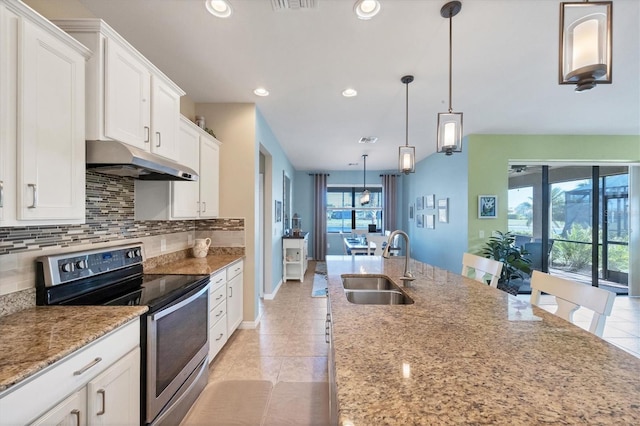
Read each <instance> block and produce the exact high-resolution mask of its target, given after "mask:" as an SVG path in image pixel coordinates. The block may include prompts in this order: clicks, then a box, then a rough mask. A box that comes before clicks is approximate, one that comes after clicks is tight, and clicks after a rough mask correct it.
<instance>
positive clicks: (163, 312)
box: [151, 283, 209, 321]
mask: <svg viewBox="0 0 640 426" xmlns="http://www.w3.org/2000/svg"><path fill="white" fill-rule="evenodd" d="M208 291H209V283H207V285H205V286H204V287H203V288H202V289H201V290H199V291H198V292H197V293H195V294H193V295H192V296H190V297H189V298H188V299H184V300H183V301H181V302H180V303H176V304H175V305H171V306H169V307H167V308H164V309H162V310H161V311H159V312H157V313H155V314H153V315H151V321H156V320H159V319H160V318H162V317H165V316H167V315H169V314H170V313H172V312H175V311H177V310H178V309H180V308H182V307H183V306H186V305H188V304H189V303H191V302H193V301H194V300H196V299H197V298H198V297H200V296H202V295H203V294H204V293H206V292H208Z"/></svg>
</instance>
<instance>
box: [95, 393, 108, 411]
mask: <svg viewBox="0 0 640 426" xmlns="http://www.w3.org/2000/svg"><path fill="white" fill-rule="evenodd" d="M105 393H106V392H105V391H104V389H99V390H98V394H99V395H100V396H102V410H100V411H98V412H97V413H96V416H101V415H103V414H104V413H105V412H106V410H107V402H106V400H105Z"/></svg>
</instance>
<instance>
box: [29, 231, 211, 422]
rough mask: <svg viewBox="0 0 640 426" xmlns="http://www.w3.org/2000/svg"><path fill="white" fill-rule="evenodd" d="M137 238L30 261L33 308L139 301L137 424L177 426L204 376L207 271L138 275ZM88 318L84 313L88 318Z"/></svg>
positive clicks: (140, 258) (141, 252)
mask: <svg viewBox="0 0 640 426" xmlns="http://www.w3.org/2000/svg"><path fill="white" fill-rule="evenodd" d="M143 257H144V247H143V245H142V243H133V244H127V245H121V246H114V247H107V248H102V249H94V250H83V251H76V252H69V253H63V254H56V255H51V256H43V257H40V258H38V259H37V260H36V267H37V273H36V301H37V304H38V305H146V306H148V307H149V311H148V312H147V313H146V314H145V316H144V317H143V318H141V322H140V324H141V330H140V346H141V360H140V361H141V369H140V371H141V386H140V388H141V398H140V401H141V405H142V406H141V407H140V411H141V424H142V425H147V424H150V425H176V424H178V423H180V420H182V418H183V417H184V415H185V414H186V412H187V411H188V410H189V407H191V405H192V404H193V402H194V401H195V399H196V398H197V397H198V395H199V394H200V392H201V391H202V389H203V388H204V386H205V385H206V383H207V380H208V369H207V365H208V350H209V342H208V330H209V327H208V323H207V321H208V312H209V295H208V293H209V276H208V275H149V274H144V273H143V267H142V262H143ZM90 320H91V318H87V321H90Z"/></svg>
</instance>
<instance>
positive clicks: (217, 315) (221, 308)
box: [209, 289, 227, 327]
mask: <svg viewBox="0 0 640 426" xmlns="http://www.w3.org/2000/svg"><path fill="white" fill-rule="evenodd" d="M224 290H226V289H224ZM226 313H227V304H226V303H218V304H217V305H216V306H215V307H214V308H213V309H211V311H210V312H209V327H212V326H214V325H215V324H216V323H217V322H218V321H220V319H221V318H223V317H224V316H225V315H226Z"/></svg>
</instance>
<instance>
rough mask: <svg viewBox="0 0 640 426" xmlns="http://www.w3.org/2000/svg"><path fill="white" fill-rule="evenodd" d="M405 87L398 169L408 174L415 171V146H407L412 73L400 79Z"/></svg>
mask: <svg viewBox="0 0 640 426" xmlns="http://www.w3.org/2000/svg"><path fill="white" fill-rule="evenodd" d="M400 81H402V83H403V84H404V85H405V87H406V93H407V94H406V98H405V99H406V105H405V106H406V114H405V143H404V146H400V148H399V149H398V171H399V172H400V173H404V174H405V175H408V174H409V173H415V171H416V147H414V146H409V83H411V82H412V81H413V76H412V75H405V76H404V77H402V78H401V79H400Z"/></svg>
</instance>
